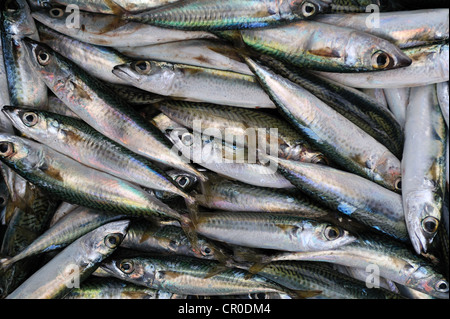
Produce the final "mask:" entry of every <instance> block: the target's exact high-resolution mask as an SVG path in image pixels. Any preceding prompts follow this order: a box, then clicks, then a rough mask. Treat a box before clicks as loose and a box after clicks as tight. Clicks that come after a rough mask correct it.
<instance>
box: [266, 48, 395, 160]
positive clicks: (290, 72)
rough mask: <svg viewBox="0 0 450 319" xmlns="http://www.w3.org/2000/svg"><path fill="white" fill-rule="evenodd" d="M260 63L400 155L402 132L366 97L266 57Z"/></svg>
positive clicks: (384, 111) (358, 92) (392, 120)
mask: <svg viewBox="0 0 450 319" xmlns="http://www.w3.org/2000/svg"><path fill="white" fill-rule="evenodd" d="M259 59H260V60H261V62H262V63H263V64H265V65H267V66H269V67H270V68H271V70H273V71H274V72H276V73H277V74H280V75H281V76H283V77H284V78H286V79H288V80H290V81H292V82H293V83H295V84H297V85H299V86H301V87H303V88H305V89H307V90H308V91H309V92H311V93H313V94H314V95H315V96H316V97H318V98H319V99H321V100H322V101H323V102H325V103H326V104H327V105H329V106H330V107H332V108H333V109H334V110H336V111H337V112H339V113H340V114H342V115H343V116H345V117H346V118H347V119H349V120H350V121H352V122H353V123H354V124H356V125H357V126H358V127H360V128H361V129H363V130H364V131H365V132H366V133H367V134H369V135H370V136H372V137H373V138H375V139H376V140H377V141H378V142H380V143H382V144H383V145H385V146H386V147H387V148H388V149H389V150H390V151H391V152H392V153H393V154H394V155H395V156H396V157H397V158H401V155H402V151H403V131H402V128H401V126H400V125H399V124H398V123H397V121H396V119H395V118H394V116H393V115H392V113H391V112H389V111H388V110H386V109H385V108H384V107H383V106H382V105H380V103H379V102H378V101H376V100H374V99H372V98H370V97H369V96H367V95H366V94H364V93H362V92H360V91H358V90H356V89H354V88H351V87H348V86H345V85H342V84H339V83H338V82H335V81H332V80H327V79H325V78H322V77H319V76H316V75H314V74H312V73H309V72H308V70H305V69H300V68H295V67H293V66H291V65H288V64H286V63H283V62H281V61H278V60H275V59H273V58H270V57H268V56H261V57H259Z"/></svg>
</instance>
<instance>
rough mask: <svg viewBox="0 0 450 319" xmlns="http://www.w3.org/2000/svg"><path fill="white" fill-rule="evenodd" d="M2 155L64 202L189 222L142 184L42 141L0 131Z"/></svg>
mask: <svg viewBox="0 0 450 319" xmlns="http://www.w3.org/2000/svg"><path fill="white" fill-rule="evenodd" d="M0 158H1V160H2V161H3V162H4V163H5V164H6V165H8V166H10V167H11V168H13V169H14V171H16V172H17V173H18V174H19V175H21V176H22V177H23V178H25V179H27V180H28V181H30V182H31V183H33V184H34V185H36V186H38V187H41V188H43V189H44V190H45V191H46V192H48V193H49V194H52V195H54V196H56V197H57V198H60V199H61V200H63V201H66V202H69V203H72V204H77V205H80V206H85V207H88V208H92V209H97V210H101V211H104V210H113V211H115V212H116V213H124V214H128V215H130V216H147V217H149V216H155V215H154V214H156V216H165V217H169V218H175V220H178V221H183V222H187V221H186V218H187V217H186V216H183V215H180V214H179V213H178V212H177V211H175V210H173V209H171V208H170V207H169V206H167V205H166V204H164V203H162V202H160V201H159V200H158V199H156V198H154V197H152V196H151V195H150V194H148V193H147V192H145V191H144V190H143V189H142V188H140V187H139V186H136V185H135V184H132V183H129V182H126V181H124V180H121V179H118V178H116V177H114V176H112V175H109V174H106V173H103V172H100V171H98V170H95V169H92V168H89V167H87V166H84V165H82V164H80V163H78V162H77V161H75V160H73V159H71V158H69V157H67V156H65V155H63V154H60V153H58V152H56V151H54V150H53V149H51V148H49V147H48V146H45V145H43V144H39V143H36V142H33V141H31V140H28V139H25V138H20V137H17V136H12V135H8V134H0ZM149 218H151V217H149Z"/></svg>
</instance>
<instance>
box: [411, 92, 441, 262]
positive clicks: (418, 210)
mask: <svg viewBox="0 0 450 319" xmlns="http://www.w3.org/2000/svg"><path fill="white" fill-rule="evenodd" d="M406 112H407V113H406V124H405V148H404V153H403V160H402V198H403V207H404V211H405V220H406V225H407V227H408V232H409V235H410V239H411V243H412V244H413V246H414V248H415V250H416V252H417V253H418V254H420V253H421V252H427V249H428V247H429V245H430V244H431V242H432V241H433V238H434V237H435V235H436V232H437V230H438V228H439V224H440V222H441V216H442V209H443V201H444V192H445V175H444V174H445V153H446V144H447V141H446V139H447V127H446V125H445V121H444V118H443V116H442V113H441V109H440V107H439V102H438V99H437V92H436V85H428V86H424V87H418V88H413V89H412V90H411V96H410V100H409V104H408V107H407V110H406Z"/></svg>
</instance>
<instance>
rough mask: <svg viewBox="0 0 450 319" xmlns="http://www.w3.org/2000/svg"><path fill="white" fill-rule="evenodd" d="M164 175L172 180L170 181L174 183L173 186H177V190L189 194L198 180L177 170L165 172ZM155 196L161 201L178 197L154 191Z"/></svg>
mask: <svg viewBox="0 0 450 319" xmlns="http://www.w3.org/2000/svg"><path fill="white" fill-rule="evenodd" d="M166 174H167V175H169V176H170V177H171V178H172V180H173V181H174V182H175V184H177V186H178V187H179V188H181V189H183V190H184V191H186V192H190V191H191V190H192V189H193V188H194V187H195V186H196V185H197V182H198V180H199V179H198V177H197V176H194V175H192V174H189V173H185V172H183V171H181V170H177V169H173V170H168V171H166ZM155 195H156V197H158V198H159V199H162V200H170V199H173V198H175V197H177V196H178V195H176V194H174V193H172V192H165V191H159V190H155Z"/></svg>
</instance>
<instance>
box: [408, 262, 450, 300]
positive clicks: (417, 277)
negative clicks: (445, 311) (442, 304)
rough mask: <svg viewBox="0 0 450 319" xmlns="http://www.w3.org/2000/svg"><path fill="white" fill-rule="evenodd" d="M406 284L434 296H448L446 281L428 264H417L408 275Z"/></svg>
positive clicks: (442, 297)
mask: <svg viewBox="0 0 450 319" xmlns="http://www.w3.org/2000/svg"><path fill="white" fill-rule="evenodd" d="M406 285H407V286H408V287H411V288H413V289H416V290H419V291H422V292H424V293H426V294H428V295H431V296H433V297H436V298H440V299H448V298H449V284H448V281H447V280H446V279H445V278H444V277H443V276H442V275H441V274H439V273H437V272H436V271H435V270H434V269H433V268H432V267H430V266H424V265H421V266H419V267H418V268H417V269H416V270H415V271H414V272H413V273H412V274H411V275H410V276H409V278H408V280H407V281H406Z"/></svg>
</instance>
